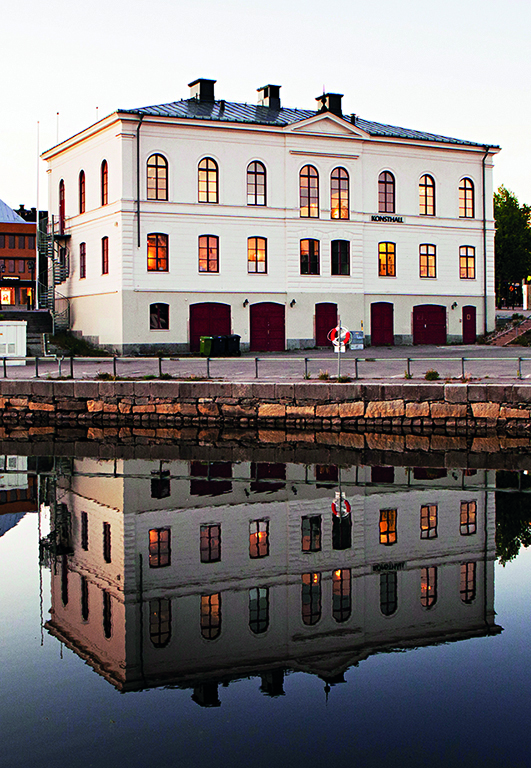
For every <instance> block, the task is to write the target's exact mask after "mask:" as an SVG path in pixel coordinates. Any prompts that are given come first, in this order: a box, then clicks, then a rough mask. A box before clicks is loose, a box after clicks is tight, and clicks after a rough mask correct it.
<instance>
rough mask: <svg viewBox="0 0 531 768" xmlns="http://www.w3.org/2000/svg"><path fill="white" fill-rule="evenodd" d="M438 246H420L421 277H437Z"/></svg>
mask: <svg viewBox="0 0 531 768" xmlns="http://www.w3.org/2000/svg"><path fill="white" fill-rule="evenodd" d="M436 253H437V251H436V248H435V246H434V245H427V244H423V245H421V246H419V261H420V264H419V267H420V276H421V277H437V261H436Z"/></svg>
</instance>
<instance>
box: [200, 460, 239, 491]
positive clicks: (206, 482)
mask: <svg viewBox="0 0 531 768" xmlns="http://www.w3.org/2000/svg"><path fill="white" fill-rule="evenodd" d="M190 477H191V478H195V479H191V480H190V495H191V496H221V494H223V493H230V492H231V491H232V483H231V481H230V479H225V478H231V477H232V464H231V462H230V461H212V462H207V461H192V462H190Z"/></svg>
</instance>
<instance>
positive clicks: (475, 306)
mask: <svg viewBox="0 0 531 768" xmlns="http://www.w3.org/2000/svg"><path fill="white" fill-rule="evenodd" d="M214 82H215V81H212V80H205V79H200V80H197V81H195V82H193V83H191V84H190V88H191V94H190V98H188V99H183V100H180V101H176V102H172V103H170V104H164V105H160V106H153V107H146V108H142V109H134V110H118V111H116V112H114V113H113V114H111V115H109V116H108V117H106V118H105V119H103V120H100V121H99V122H98V123H96V124H94V125H92V126H90V127H89V128H87V129H86V130H84V131H82V132H81V133H79V134H77V135H75V136H73V137H71V138H70V139H68V140H66V141H63V142H61V143H60V144H58V145H57V146H56V147H53V148H52V149H50V150H48V151H47V152H45V153H44V155H43V157H44V158H45V159H46V160H47V161H48V165H49V171H48V172H49V184H50V186H49V209H50V211H51V212H54V216H55V220H56V232H58V233H59V235H60V239H59V242H60V244H61V245H62V247H63V248H66V256H67V258H66V259H65V261H66V263H67V264H68V269H67V270H66V272H67V273H68V276H67V277H66V278H65V282H64V283H63V284H62V286H61V287H60V291H61V292H62V293H63V294H64V295H66V296H68V297H69V298H70V301H71V324H72V329H73V330H74V331H75V332H78V333H81V334H83V335H84V336H86V337H93V340H94V341H97V343H99V344H102V345H105V346H108V347H110V348H113V349H115V350H117V351H120V352H124V353H131V352H135V351H140V352H144V353H146V352H150V351H156V350H157V349H158V350H160V349H164V348H166V349H168V348H170V349H171V350H172V351H173V352H183V351H186V350H189V349H191V350H192V351H194V350H197V349H198V346H199V337H200V336H201V335H217V334H225V333H236V334H239V335H240V336H241V343H242V348H243V349H251V350H256V351H259V350H272V351H278V350H281V349H285V348H298V347H313V346H315V345H318V346H321V345H324V344H326V343H327V338H326V337H327V333H328V332H329V330H330V329H331V328H332V327H333V326H334V325H335V323H336V320H337V315H338V313H339V314H340V317H341V321H342V323H343V324H344V325H346V326H348V327H349V328H350V329H352V330H358V331H359V330H361V329H363V330H364V332H365V335H366V337H367V341H370V342H371V343H372V344H392V343H395V344H401V343H411V342H413V343H445V342H446V341H447V340H449V341H462V340H464V341H465V342H472V341H474V340H475V334H476V329H477V332H478V333H483V332H484V330H486V329H489V330H490V329H492V328H493V327H494V222H493V212H492V160H493V155H494V154H495V153H496V152H497V151H498V150H499V148H498V147H495V146H491V145H483V144H476V143H473V142H470V141H460V140H457V139H452V138H448V137H444V136H437V135H434V134H428V133H424V132H422V131H415V130H409V129H404V128H396V127H393V126H389V125H383V124H379V123H374V122H370V121H367V120H364V119H361V118H359V117H357V116H356V115H344V114H343V113H342V102H341V99H342V97H341V95H339V94H333V93H328V94H323V96H320V97H319V98H318V100H317V101H318V109H317V110H316V111H314V110H301V109H290V108H285V107H282V106H281V104H280V95H279V86H273V85H268V86H265V87H263V88H261V89H259V103H258V105H256V106H255V105H252V104H247V103H245V104H241V103H235V102H228V101H225V100H224V99H222V100H215V97H214ZM61 238H62V239H61Z"/></svg>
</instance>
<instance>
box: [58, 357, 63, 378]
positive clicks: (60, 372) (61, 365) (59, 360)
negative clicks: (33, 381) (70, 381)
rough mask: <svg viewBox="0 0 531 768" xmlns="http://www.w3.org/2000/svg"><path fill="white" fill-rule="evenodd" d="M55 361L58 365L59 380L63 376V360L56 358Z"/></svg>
mask: <svg viewBox="0 0 531 768" xmlns="http://www.w3.org/2000/svg"><path fill="white" fill-rule="evenodd" d="M57 361H58V363H59V370H58V371H57V374H58V376H59V378H61V376H62V375H63V358H62V357H58V358H57Z"/></svg>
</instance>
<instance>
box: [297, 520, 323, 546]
mask: <svg viewBox="0 0 531 768" xmlns="http://www.w3.org/2000/svg"><path fill="white" fill-rule="evenodd" d="M301 531H302V551H303V552H320V551H321V515H311V516H309V517H303V518H302V521H301Z"/></svg>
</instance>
